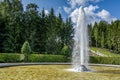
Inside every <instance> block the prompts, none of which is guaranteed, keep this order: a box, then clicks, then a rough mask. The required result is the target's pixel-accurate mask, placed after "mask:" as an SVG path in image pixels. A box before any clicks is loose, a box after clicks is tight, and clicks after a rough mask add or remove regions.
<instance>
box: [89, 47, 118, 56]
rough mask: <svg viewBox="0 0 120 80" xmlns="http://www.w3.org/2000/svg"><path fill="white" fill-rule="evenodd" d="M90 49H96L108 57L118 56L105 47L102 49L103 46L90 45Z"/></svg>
mask: <svg viewBox="0 0 120 80" xmlns="http://www.w3.org/2000/svg"><path fill="white" fill-rule="evenodd" d="M90 49H91V50H93V51H96V52H97V51H98V52H100V53H102V54H104V55H106V56H108V57H115V56H117V57H118V56H120V55H119V54H115V53H113V52H111V51H109V50H107V49H103V48H96V47H90Z"/></svg>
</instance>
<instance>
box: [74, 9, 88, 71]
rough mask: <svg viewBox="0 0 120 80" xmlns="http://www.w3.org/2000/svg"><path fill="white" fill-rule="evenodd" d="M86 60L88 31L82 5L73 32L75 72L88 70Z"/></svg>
mask: <svg viewBox="0 0 120 80" xmlns="http://www.w3.org/2000/svg"><path fill="white" fill-rule="evenodd" d="M88 60H89V55H88V31H87V25H86V24H85V11H84V8H83V7H80V8H79V12H78V20H77V24H76V27H75V34H74V48H73V53H72V65H73V70H74V71H76V72H83V71H89V70H90V69H89V68H88Z"/></svg>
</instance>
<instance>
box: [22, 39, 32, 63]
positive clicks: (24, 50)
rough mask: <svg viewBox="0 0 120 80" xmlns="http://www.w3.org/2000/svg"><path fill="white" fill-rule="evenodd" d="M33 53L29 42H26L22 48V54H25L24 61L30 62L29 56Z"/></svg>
mask: <svg viewBox="0 0 120 80" xmlns="http://www.w3.org/2000/svg"><path fill="white" fill-rule="evenodd" d="M31 52H32V50H31V47H30V45H29V42H28V41H25V42H24V44H23V46H22V48H21V53H23V54H24V61H25V62H27V61H28V56H29V54H30V53H31Z"/></svg>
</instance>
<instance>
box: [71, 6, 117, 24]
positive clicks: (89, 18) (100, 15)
mask: <svg viewBox="0 0 120 80" xmlns="http://www.w3.org/2000/svg"><path fill="white" fill-rule="evenodd" d="M97 9H99V7H98V6H93V5H90V6H88V7H84V10H85V15H86V24H90V23H92V24H94V22H99V21H101V20H104V21H107V22H109V23H110V22H111V21H114V20H116V18H115V17H113V16H111V14H110V13H109V12H108V11H107V10H104V9H103V10H102V11H100V12H95V11H96V10H97ZM78 10H79V8H76V9H75V10H74V11H73V12H72V13H71V14H70V17H71V20H72V22H73V23H76V22H77V19H78Z"/></svg>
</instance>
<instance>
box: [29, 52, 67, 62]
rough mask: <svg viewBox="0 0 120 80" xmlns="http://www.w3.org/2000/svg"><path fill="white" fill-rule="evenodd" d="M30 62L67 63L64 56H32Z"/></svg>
mask: <svg viewBox="0 0 120 80" xmlns="http://www.w3.org/2000/svg"><path fill="white" fill-rule="evenodd" d="M28 62H67V58H66V57H65V56H63V55H47V54H31V55H30V56H29V58H28Z"/></svg>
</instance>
